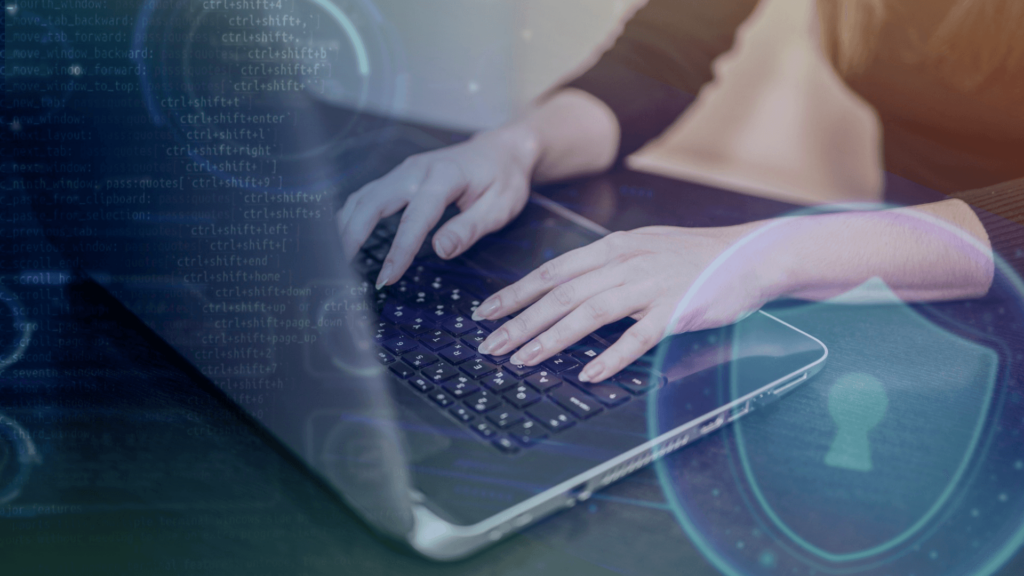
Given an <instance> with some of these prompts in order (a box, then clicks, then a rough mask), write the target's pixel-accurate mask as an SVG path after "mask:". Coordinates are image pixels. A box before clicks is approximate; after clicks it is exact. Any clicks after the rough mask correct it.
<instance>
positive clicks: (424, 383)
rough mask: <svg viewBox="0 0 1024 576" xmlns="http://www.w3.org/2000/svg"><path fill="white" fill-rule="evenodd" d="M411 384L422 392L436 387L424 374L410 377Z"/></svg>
mask: <svg viewBox="0 0 1024 576" xmlns="http://www.w3.org/2000/svg"><path fill="white" fill-rule="evenodd" d="M409 384H410V385H411V386H412V387H413V388H415V389H417V390H419V391H420V392H430V389H431V388H433V387H434V385H433V384H431V383H430V381H429V380H427V379H426V378H424V377H422V376H416V377H414V378H409Z"/></svg>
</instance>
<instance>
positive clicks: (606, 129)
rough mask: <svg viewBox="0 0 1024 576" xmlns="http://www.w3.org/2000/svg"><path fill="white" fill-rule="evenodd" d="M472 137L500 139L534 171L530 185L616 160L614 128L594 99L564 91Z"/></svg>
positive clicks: (607, 113)
mask: <svg viewBox="0 0 1024 576" xmlns="http://www.w3.org/2000/svg"><path fill="white" fill-rule="evenodd" d="M477 137H479V138H489V137H496V138H500V139H502V140H503V141H504V142H505V143H506V144H507V145H508V146H510V149H511V150H513V151H514V152H515V153H517V154H520V155H522V157H524V158H526V159H527V162H529V163H531V164H532V166H533V182H536V183H545V182H553V181H557V180H564V179H568V178H573V177H576V176H583V175H586V174H594V173H598V172H603V171H604V170H607V169H608V168H609V167H611V165H612V163H613V162H614V161H615V153H616V151H617V150H618V146H619V126H618V122H617V120H616V119H615V115H614V114H613V113H612V111H611V110H610V109H609V108H608V106H606V105H605V104H604V103H603V102H601V101H600V100H598V99H597V98H596V97H594V96H592V95H590V94H588V93H586V92H583V91H581V90H576V89H574V88H566V89H562V90H559V91H557V92H555V93H554V94H552V95H551V96H550V97H548V98H545V99H543V100H541V101H538V102H537V103H535V104H534V105H533V106H532V107H531V108H530V109H529V110H528V111H527V112H526V113H525V114H524V115H523V116H522V117H520V118H519V119H517V120H515V121H513V122H511V123H509V124H507V125H505V126H502V127H501V128H498V129H496V130H493V131H491V132H485V133H482V134H480V135H478V136H477Z"/></svg>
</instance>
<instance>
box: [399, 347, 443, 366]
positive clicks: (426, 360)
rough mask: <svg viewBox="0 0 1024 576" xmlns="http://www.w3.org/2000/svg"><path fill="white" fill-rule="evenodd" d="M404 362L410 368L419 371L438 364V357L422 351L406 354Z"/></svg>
mask: <svg viewBox="0 0 1024 576" xmlns="http://www.w3.org/2000/svg"><path fill="white" fill-rule="evenodd" d="M402 360H404V361H405V363H406V364H408V365H409V366H412V367H413V368H417V369H418V368H426V367H427V366H430V365H431V364H434V363H435V362H437V356H435V355H433V354H431V353H430V352H424V351H422V350H420V351H415V352H406V353H405V354H403V355H402Z"/></svg>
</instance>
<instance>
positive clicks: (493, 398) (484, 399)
mask: <svg viewBox="0 0 1024 576" xmlns="http://www.w3.org/2000/svg"><path fill="white" fill-rule="evenodd" d="M501 404H502V402H501V397H499V396H498V395H497V394H494V393H492V392H488V391H487V390H481V391H479V392H477V393H476V394H473V395H472V396H470V397H469V398H466V405H467V406H469V407H470V408H472V409H473V410H474V411H476V412H478V413H480V414H483V413H484V412H490V411H491V410H494V409H495V408H497V407H498V406H501Z"/></svg>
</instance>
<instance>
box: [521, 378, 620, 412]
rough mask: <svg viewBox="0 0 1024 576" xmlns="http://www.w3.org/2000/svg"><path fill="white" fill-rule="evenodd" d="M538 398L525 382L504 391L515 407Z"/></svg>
mask: <svg viewBox="0 0 1024 576" xmlns="http://www.w3.org/2000/svg"><path fill="white" fill-rule="evenodd" d="M614 388H615V389H616V390H619V392H621V393H622V394H623V395H626V393H625V392H624V391H623V390H621V389H620V388H619V387H617V386H615V387H614ZM540 398H541V396H540V394H538V393H537V391H536V390H534V389H533V388H531V387H530V386H527V385H526V384H520V385H519V386H516V387H515V388H513V389H512V390H509V391H508V392H506V393H505V400H507V401H508V402H509V403H510V404H512V405H513V406H515V407H516V408H525V407H527V406H529V405H530V404H533V403H534V402H536V401H538V400H540Z"/></svg>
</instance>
